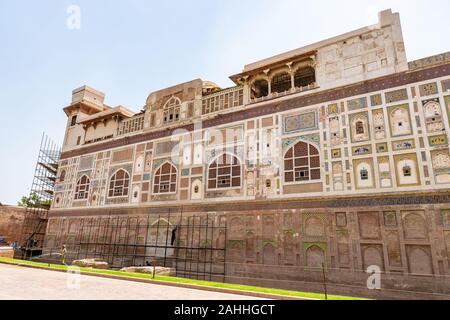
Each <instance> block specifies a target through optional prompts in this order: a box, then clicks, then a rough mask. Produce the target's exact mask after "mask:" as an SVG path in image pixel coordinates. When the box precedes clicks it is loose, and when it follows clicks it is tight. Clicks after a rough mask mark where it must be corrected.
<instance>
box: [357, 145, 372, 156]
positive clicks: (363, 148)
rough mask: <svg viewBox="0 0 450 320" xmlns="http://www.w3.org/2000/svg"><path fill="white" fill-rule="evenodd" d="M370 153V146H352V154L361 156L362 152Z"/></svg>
mask: <svg viewBox="0 0 450 320" xmlns="http://www.w3.org/2000/svg"><path fill="white" fill-rule="evenodd" d="M370 153H372V147H371V146H369V145H368V146H361V147H353V148H352V154H353V155H354V156H361V155H364V154H370Z"/></svg>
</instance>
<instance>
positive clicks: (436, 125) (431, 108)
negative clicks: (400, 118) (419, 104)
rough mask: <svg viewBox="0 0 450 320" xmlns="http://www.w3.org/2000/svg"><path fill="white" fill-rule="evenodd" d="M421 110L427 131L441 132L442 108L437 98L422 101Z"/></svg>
mask: <svg viewBox="0 0 450 320" xmlns="http://www.w3.org/2000/svg"><path fill="white" fill-rule="evenodd" d="M423 112H424V117H425V123H426V126H427V132H428V133H434V132H441V131H443V130H445V127H444V122H443V121H442V109H441V105H440V104H439V99H433V100H428V101H424V102H423Z"/></svg>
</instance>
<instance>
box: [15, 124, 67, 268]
mask: <svg viewBox="0 0 450 320" xmlns="http://www.w3.org/2000/svg"><path fill="white" fill-rule="evenodd" d="M60 155H61V149H60V148H59V147H58V146H57V145H56V144H55V143H54V142H53V141H51V140H50V139H49V138H48V137H47V136H46V135H45V133H44V134H43V135H42V139H41V145H40V148H39V154H38V159H37V163H36V168H35V173H34V178H33V183H32V185H31V191H30V199H34V200H35V201H34V202H33V203H31V204H29V205H28V207H27V210H26V214H25V219H24V223H23V226H22V233H21V234H22V236H21V241H22V243H21V248H20V253H19V254H20V258H22V259H30V258H32V257H35V256H38V255H40V254H41V253H42V248H43V244H44V237H45V232H46V228H47V222H48V211H49V210H50V206H51V202H52V200H53V195H54V190H55V183H56V177H57V173H58V163H59V159H60Z"/></svg>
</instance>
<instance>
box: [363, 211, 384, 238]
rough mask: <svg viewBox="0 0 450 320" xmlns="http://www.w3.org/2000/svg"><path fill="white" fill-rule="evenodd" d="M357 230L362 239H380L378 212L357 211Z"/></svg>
mask: <svg viewBox="0 0 450 320" xmlns="http://www.w3.org/2000/svg"><path fill="white" fill-rule="evenodd" d="M358 221H359V232H360V236H361V238H362V239H367V240H379V239H381V232H380V219H379V214H378V212H359V213H358Z"/></svg>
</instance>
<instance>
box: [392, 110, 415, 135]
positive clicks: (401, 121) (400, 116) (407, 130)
mask: <svg viewBox="0 0 450 320" xmlns="http://www.w3.org/2000/svg"><path fill="white" fill-rule="evenodd" d="M388 111H389V123H390V126H391V134H392V136H393V137H399V136H404V135H409V134H412V126H411V117H410V114H409V105H408V104H404V105H400V106H393V107H390V108H389V109H388Z"/></svg>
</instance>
